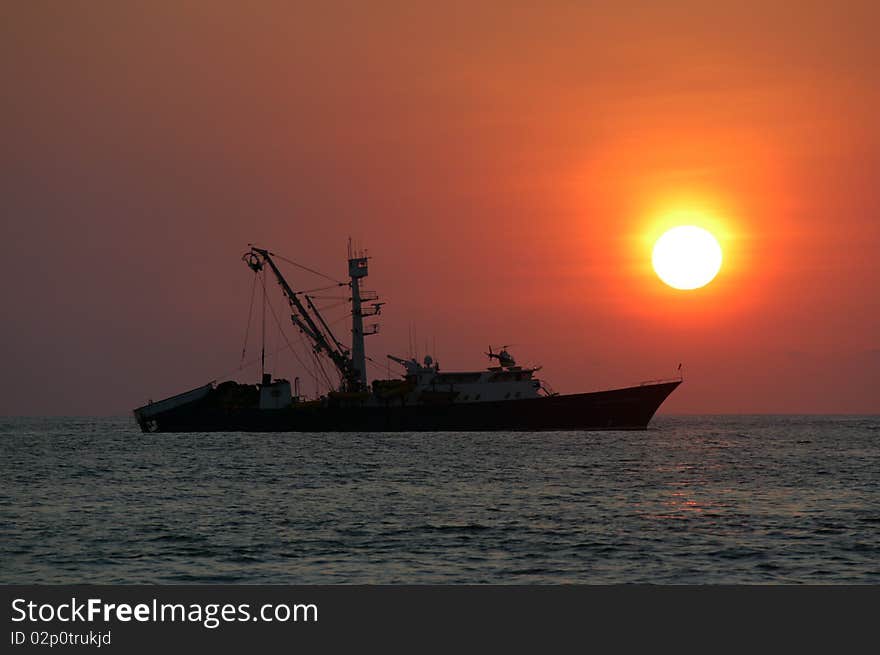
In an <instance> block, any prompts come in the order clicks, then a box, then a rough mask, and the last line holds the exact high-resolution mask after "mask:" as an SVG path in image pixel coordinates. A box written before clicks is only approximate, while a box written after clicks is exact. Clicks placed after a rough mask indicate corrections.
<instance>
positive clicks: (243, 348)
mask: <svg viewBox="0 0 880 655" xmlns="http://www.w3.org/2000/svg"><path fill="white" fill-rule="evenodd" d="M258 276H259V273H254V283H253V284H252V285H251V302H250V307H249V308H248V319H247V325H246V326H245V328H244V343H243V344H242V346H241V360H239V362H238V370H239V371H240V370H242V368H243V367H244V358H245V355H246V354H247V344H248V337H249V335H250V332H251V319H252V318H253V315H254V296H255V295H256V292H257V277H258Z"/></svg>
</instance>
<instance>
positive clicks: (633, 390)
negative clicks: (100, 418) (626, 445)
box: [134, 246, 682, 432]
mask: <svg viewBox="0 0 880 655" xmlns="http://www.w3.org/2000/svg"><path fill="white" fill-rule="evenodd" d="M275 258H280V256H279V255H276V254H274V253H271V252H269V251H268V250H264V249H262V248H257V247H254V246H252V247H251V249H250V250H249V251H248V252H247V253H245V255H244V256H243V257H242V259H243V260H244V261H245V263H246V264H247V265H248V267H249V268H250V269H251V270H252V271H253V272H254V274H255V275H257V276H263V277H262V280H261V281H262V282H263V289H264V293H263V298H264V303H265V280H266V277H267V276H268V273H271V274H272V276H273V277H274V278H275V280H276V282H277V283H278V284H279V286H280V287H281V290H282V292H283V294H284V296H285V298H286V300H287V302H288V304H289V305H290V310H291V316H290V318H291V321H292V322H293V324H294V325H295V326H296V327H297V328H298V329H299V331H300V332H301V333H302V334H303V335H304V336H305V338H306V339H308V341H309V342H310V345H311V347H312V349H313V350H314V352H315V354H316V355H319V356H326V357H327V358H328V359H329V360H330V361H331V362H332V363H333V365H334V367H335V369H336V371H337V373H338V375H339V380H340V382H339V385H338V387H337V388H336V389H333V390H330V391H328V392H327V393H326V394H325V395H323V396H320V397H319V398H317V399H314V400H307V399H305V398H303V397H302V396H301V395H300V393H299V388H298V386H299V385H298V378H297V379H296V380H295V384H294V388H293V389H291V384H290V382H289V381H288V380H284V379H274V380H273V379H272V377H271V375H270V374H268V373H266V372H265V343H264V344H263V351H262V352H263V355H262V361H263V368H264V372H263V374H262V379H261V382H260V383H259V384H241V383H238V382H233V381H227V382H223V383H221V384H215V383H214V382H211V383H209V384H206V385H204V386H201V387H198V388H196V389H192V390H190V391H187V392H184V393H182V394H178V395H176V396H172V397H170V398H166V399H164V400H160V401H158V402H150V403H148V404H147V405H144V406H143V407H138V408H137V409H135V410H134V416H135V419H136V420H137V423H138V425H139V426H140V427H141V429H142V430H143V431H144V432H211V431H223V432H236V431H242V432H326V431H332V432H353V431H356V432H373V431H376V432H379V431H441V430H450V431H469V430H505V431H531V430H643V429H645V428H646V427H647V425H648V422H649V421H650V420H651V417H652V416H653V415H654V413H655V412H656V411H657V409H658V408H659V407H660V405H661V404H662V403H663V401H664V400H665V399H666V397H667V396H668V395H669V394H670V393H672V391H673V390H674V389H675V388H676V387H677V386H678V385H679V384H681V381H682V380H681V378H680V377H679V378H677V379H672V380H660V381H653V382H646V383H642V384H640V385H637V386H632V387H627V388H623V389H612V390H608V391H594V392H589V393H578V394H567V395H560V394H557V393H555V392H553V391H552V390H551V389H550V388H549V387H548V385H547V384H546V383H545V382H544V381H542V380H540V379H538V378H536V377H535V373H537V372H538V371H539V370H540V367H523V366H518V365H517V364H516V361H515V360H514V358H513V357H512V356H511V355H510V353H509V352H508V351H507V347H503V348H501V349H500V350H499V351H498V352H495V351H494V350H493V349H492V348H491V347H490V348H489V352H488V353H486V354H487V355H488V356H489V358H490V360H497V365H496V366H490V367H489V368H487V369H485V370H481V371H456V372H447V371H442V372H441V371H440V367H439V365H438V364H437V363H435V362H434V361H433V359H432V358H431V357H430V356H425V358H424V359H423V360H422V361H418V360H417V359H416V358H414V357H411V358H408V359H404V358H400V357H395V356H394V355H388V358H389V359H390V360H393V361H394V362H397V363H398V364H400V365H401V366H403V368H404V374H403V375H402V376H401V377H400V378H397V379H380V380H373V382H372V384H371V385H368V384H367V371H366V363H367V359H369V358H368V357H367V356H366V352H365V348H364V337H366V336H368V335H370V334H375V333H376V332H377V331H378V326H377V325H371V326H369V327H367V328H366V330H365V328H364V318H366V317H369V316H376V315H378V314H380V313H381V309H382V305H383V304H384V303H380V302H374V301H376V300H377V296H376V295H375V294H372V293H370V292H365V291H363V289H361V280H362V279H363V278H365V277H366V276H367V271H368V259H369V258H368V257H367V256H366V254H365V253H362V252H359V253H355V252H352V250H351V247H349V258H348V272H349V278H350V281H349V282H345V283H343V282H340V283H339V285H340V286H341V285H345V286H347V287H348V288H350V290H351V297H350V302H351V306H352V307H351V318H352V322H351V326H352V327H351V335H352V344H351V348H348V347H346V346H344V345H343V344H342V343H341V342H340V341H339V340H338V339H337V338H336V337H335V336H334V334H333V332H332V331H331V329H330V326H329V325H328V323H327V322H326V321H325V320H324V317H323V316H322V315H321V313H320V312H319V311H318V307H317V305H316V303H315V302H314V296H311V295H309V292H307V291H294V290H293V289H292V288H291V286H290V285H289V284H288V282H287V280H286V279H285V277H284V275H283V274H282V273H281V271H280V270H279V268H278V266H277V265H276V262H275ZM288 261H289V260H288ZM291 263H294V262H291ZM255 284H256V280H255ZM255 288H256V286H255Z"/></svg>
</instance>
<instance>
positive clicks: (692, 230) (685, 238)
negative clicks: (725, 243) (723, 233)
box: [651, 225, 721, 290]
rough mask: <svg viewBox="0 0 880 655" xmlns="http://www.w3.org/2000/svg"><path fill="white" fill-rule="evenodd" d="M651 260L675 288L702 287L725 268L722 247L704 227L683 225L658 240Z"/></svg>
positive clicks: (664, 280)
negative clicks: (722, 260) (722, 265)
mask: <svg viewBox="0 0 880 655" xmlns="http://www.w3.org/2000/svg"><path fill="white" fill-rule="evenodd" d="M651 263H652V264H653V265H654V271H656V273H657V276H658V277H659V278H660V279H661V280H663V282H665V283H666V284H668V285H669V286H671V287H672V288H673V289H682V290H690V289H699V288H700V287H704V286H706V285H707V284H709V282H711V281H712V280H713V279H714V278H715V276H716V275H718V271H719V270H721V246H720V245H718V241H717V240H716V239H715V237H714V236H712V234H711V233H709V232H708V231H706V230H704V229H703V228H701V227H696V226H695V225H679V226H678V227H674V228H672V229H671V230H667V231H666V232H664V233H663V236H661V237H660V238H659V239H657V243H655V244H654V251H653V253H652V254H651Z"/></svg>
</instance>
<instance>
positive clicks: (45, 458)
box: [0, 416, 880, 584]
mask: <svg viewBox="0 0 880 655" xmlns="http://www.w3.org/2000/svg"><path fill="white" fill-rule="evenodd" d="M651 426H652V427H651V429H650V430H648V431H646V432H555V433H517V434H509V433H431V434H231V433H230V434H226V433H219V434H218V433H215V434H192V435H143V434H140V433H139V432H138V431H137V430H136V428H135V426H134V425H133V424H132V423H131V421H130V420H129V419H127V418H111V419H106V418H100V419H86V418H74V419H57V418H33V419H19V418H16V419H11V418H7V419H0V474H2V480H3V482H2V491H0V582H3V583H31V582H42V583H114V582H127V583H189V582H224V583H229V582H232V583H337V582H338V583H454V582H491V583H538V582H542V583H608V582H611V583H620V582H633V583H636V582H650V583H776V582H812V583H875V584H876V583H880V417H812V416H800V417H798V416H776V417H767V416H751V417H749V416H747V417H739V416H738V417H708V416H707V417H669V416H665V417H664V416H660V417H657V418H655V420H654V421H653V422H652V424H651Z"/></svg>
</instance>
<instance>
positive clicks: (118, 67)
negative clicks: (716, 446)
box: [0, 1, 880, 414]
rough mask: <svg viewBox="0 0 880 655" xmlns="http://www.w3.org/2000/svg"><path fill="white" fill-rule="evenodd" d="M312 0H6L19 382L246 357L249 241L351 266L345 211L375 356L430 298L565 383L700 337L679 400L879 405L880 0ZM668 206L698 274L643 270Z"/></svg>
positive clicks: (595, 378) (12, 294)
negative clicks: (700, 244)
mask: <svg viewBox="0 0 880 655" xmlns="http://www.w3.org/2000/svg"><path fill="white" fill-rule="evenodd" d="M294 4H296V3H289V2H260V3H254V5H255V6H245V4H243V3H241V2H210V3H209V2H201V3H199V2H192V3H181V2H177V1H175V2H142V3H115V2H109V1H108V2H72V3H49V2H28V3H18V4H17V5H15V6H14V5H13V4H11V3H7V4H6V5H4V7H3V8H2V9H0V31H2V34H0V37H2V38H0V50H2V56H0V76H2V78H0V79H2V85H3V87H2V88H3V98H4V102H3V105H2V107H0V112H2V122H0V124H2V127H0V129H2V131H3V140H2V141H3V150H2V155H0V162H2V175H0V185H2V198H3V204H4V211H3V219H2V220H3V222H2V233H0V237H2V238H0V262H2V263H0V266H2V276H0V290H2V298H3V301H4V302H3V305H4V307H5V308H6V317H5V318H4V320H3V321H2V325H0V344H2V345H0V354H2V355H3V366H2V367H0V385H2V388H3V390H4V393H3V396H2V399H0V413H2V414H45V413H51V414H110V413H121V412H124V411H127V410H128V409H130V408H131V407H134V406H136V405H139V404H141V403H142V402H143V401H144V400H145V399H146V398H147V397H153V398H159V397H162V396H164V395H168V394H171V393H175V392H178V391H181V390H183V389H185V388H189V387H191V386H195V385H197V384H200V383H202V382H204V381H207V380H210V379H212V378H213V377H215V376H217V375H221V374H223V373H226V372H228V371H231V370H233V369H234V368H235V366H236V365H237V364H238V361H239V355H240V350H241V339H242V335H243V332H244V323H245V319H246V315H247V303H248V300H249V292H250V283H251V280H250V277H249V274H248V271H247V269H246V268H245V267H244V265H243V264H241V262H239V261H238V257H239V256H240V254H241V253H242V252H243V251H244V250H245V249H246V245H247V243H248V242H251V241H253V242H256V243H259V244H263V245H265V246H267V247H269V248H271V249H273V250H276V251H278V252H280V253H284V254H286V255H288V256H290V257H292V258H295V259H298V260H300V261H302V262H303V263H306V264H308V265H310V266H313V267H316V268H320V269H321V270H325V271H327V272H329V273H331V274H334V275H337V276H339V277H342V276H343V275H344V271H345V268H344V267H345V262H344V255H345V245H346V239H347V237H348V236H349V235H351V236H353V237H355V238H356V239H357V240H358V241H359V242H361V243H362V244H364V245H365V246H367V247H368V248H369V249H370V252H371V254H372V255H373V256H374V259H373V261H372V264H371V276H370V278H369V281H368V285H367V286H368V287H369V288H372V289H376V290H378V291H379V292H380V293H381V294H382V297H383V299H384V300H387V301H388V305H387V306H386V310H385V312H384V313H383V317H382V318H383V320H382V333H381V334H380V335H379V336H376V337H371V338H370V340H369V341H368V351H369V353H370V354H371V355H373V356H374V357H376V358H377V359H382V358H384V355H385V354H386V353H389V352H392V353H397V354H405V352H406V350H407V341H408V330H409V326H410V324H411V323H414V324H415V327H416V329H417V331H418V334H419V338H420V340H421V341H424V339H425V338H428V339H431V338H434V337H435V338H436V340H437V344H438V353H437V354H438V357H439V360H440V362H441V364H442V365H443V367H444V368H446V369H450V368H468V367H476V366H483V365H484V364H485V359H484V358H483V357H482V355H481V353H482V352H483V351H484V350H485V348H486V346H487V345H488V344H489V343H495V344H500V343H513V344H516V347H514V348H512V350H513V351H514V353H515V354H516V355H517V356H518V357H519V359H520V360H521V361H524V362H527V361H528V362H538V363H541V364H543V366H544V370H543V372H542V373H543V375H544V377H546V378H547V380H548V381H549V382H550V383H551V384H552V385H553V386H554V387H555V388H556V389H557V390H559V391H562V392H575V391H587V390H591V389H595V388H602V387H607V386H614V385H618V384H621V385H624V384H629V383H632V382H638V381H641V380H643V379H648V378H656V377H665V376H669V375H671V374H672V373H674V371H675V367H676V365H677V364H678V362H683V363H684V371H685V375H686V384H685V385H683V386H682V387H681V388H680V389H679V390H678V391H676V392H675V394H673V396H671V397H670V399H669V400H668V401H667V403H666V404H665V405H664V407H663V410H664V411H666V412H673V413H674V412H682V413H684V412H686V413H700V412H707V413H708V412H780V413H783V412H841V413H848V412H874V413H876V412H880V392H878V390H877V381H878V380H880V338H878V335H880V301H878V297H880V294H878V291H877V289H878V288H880V269H878V266H877V264H876V261H875V259H874V258H875V257H876V255H877V253H878V252H880V223H878V221H880V202H878V199H880V191H878V188H880V179H878V171H880V127H878V123H877V120H876V116H877V115H880V85H878V83H877V82H878V77H877V69H876V67H877V62H878V61H880V45H878V39H877V37H876V33H875V32H876V26H877V25H878V24H880V15H878V14H880V9H878V8H877V5H876V3H872V2H861V3H855V2H850V3H846V2H835V3H829V2H801V3H796V4H795V3H790V2H779V3H767V2H735V3H734V2H730V3H727V2H715V3H706V2H696V1H693V2H670V3H655V2H614V3H611V2H609V3H604V7H603V8H595V7H586V6H584V5H585V4H586V3H577V2H556V3H553V2H544V3H515V2H514V3H511V2H498V3H493V2H479V3H471V2H467V3H465V2H462V3H447V2H444V3H435V4H433V5H429V4H427V3H409V2H399V3H384V2H377V3H366V2H349V3H337V2H328V3H308V4H309V5H312V6H306V3H301V4H303V6H301V7H299V8H294ZM591 4H592V3H591ZM769 4H774V5H775V6H773V7H769V6H768V5H769ZM318 5H320V6H318ZM475 5H476V6H475ZM676 213H679V214H678V215H682V213H684V214H686V215H687V214H688V213H690V214H689V215H690V216H694V215H698V216H700V217H703V218H702V220H703V222H704V224H705V226H706V227H710V228H711V229H713V230H714V231H715V232H716V234H717V236H718V237H719V239H720V240H721V242H722V246H723V247H724V253H725V261H724V266H723V268H722V270H721V273H720V274H719V276H718V278H717V279H716V280H715V281H714V282H713V283H711V284H710V285H709V286H707V287H705V288H704V289H702V290H699V291H694V292H679V291H674V290H672V289H670V288H668V287H665V286H663V285H662V284H661V283H660V282H659V280H657V278H656V277H655V276H654V275H653V273H652V272H651V270H650V247H651V240H652V238H653V237H654V236H656V234H657V232H658V230H659V228H660V227H661V226H663V225H665V224H671V223H673V222H675V221H674V220H673V219H671V218H670V215H675V214H676ZM293 277H294V280H295V276H293ZM306 282H311V281H306ZM423 348H424V347H423V346H421V349H423ZM285 362H286V363H285ZM289 364H290V360H289V358H288V360H284V359H282V360H281V362H280V363H279V366H278V368H279V370H276V371H275V372H276V373H277V374H279V375H286V376H288V377H293V375H296V374H297V371H294V370H290V369H289V368H284V367H286V366H289ZM249 375H251V376H254V379H255V374H254V373H253V371H251V372H249Z"/></svg>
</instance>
